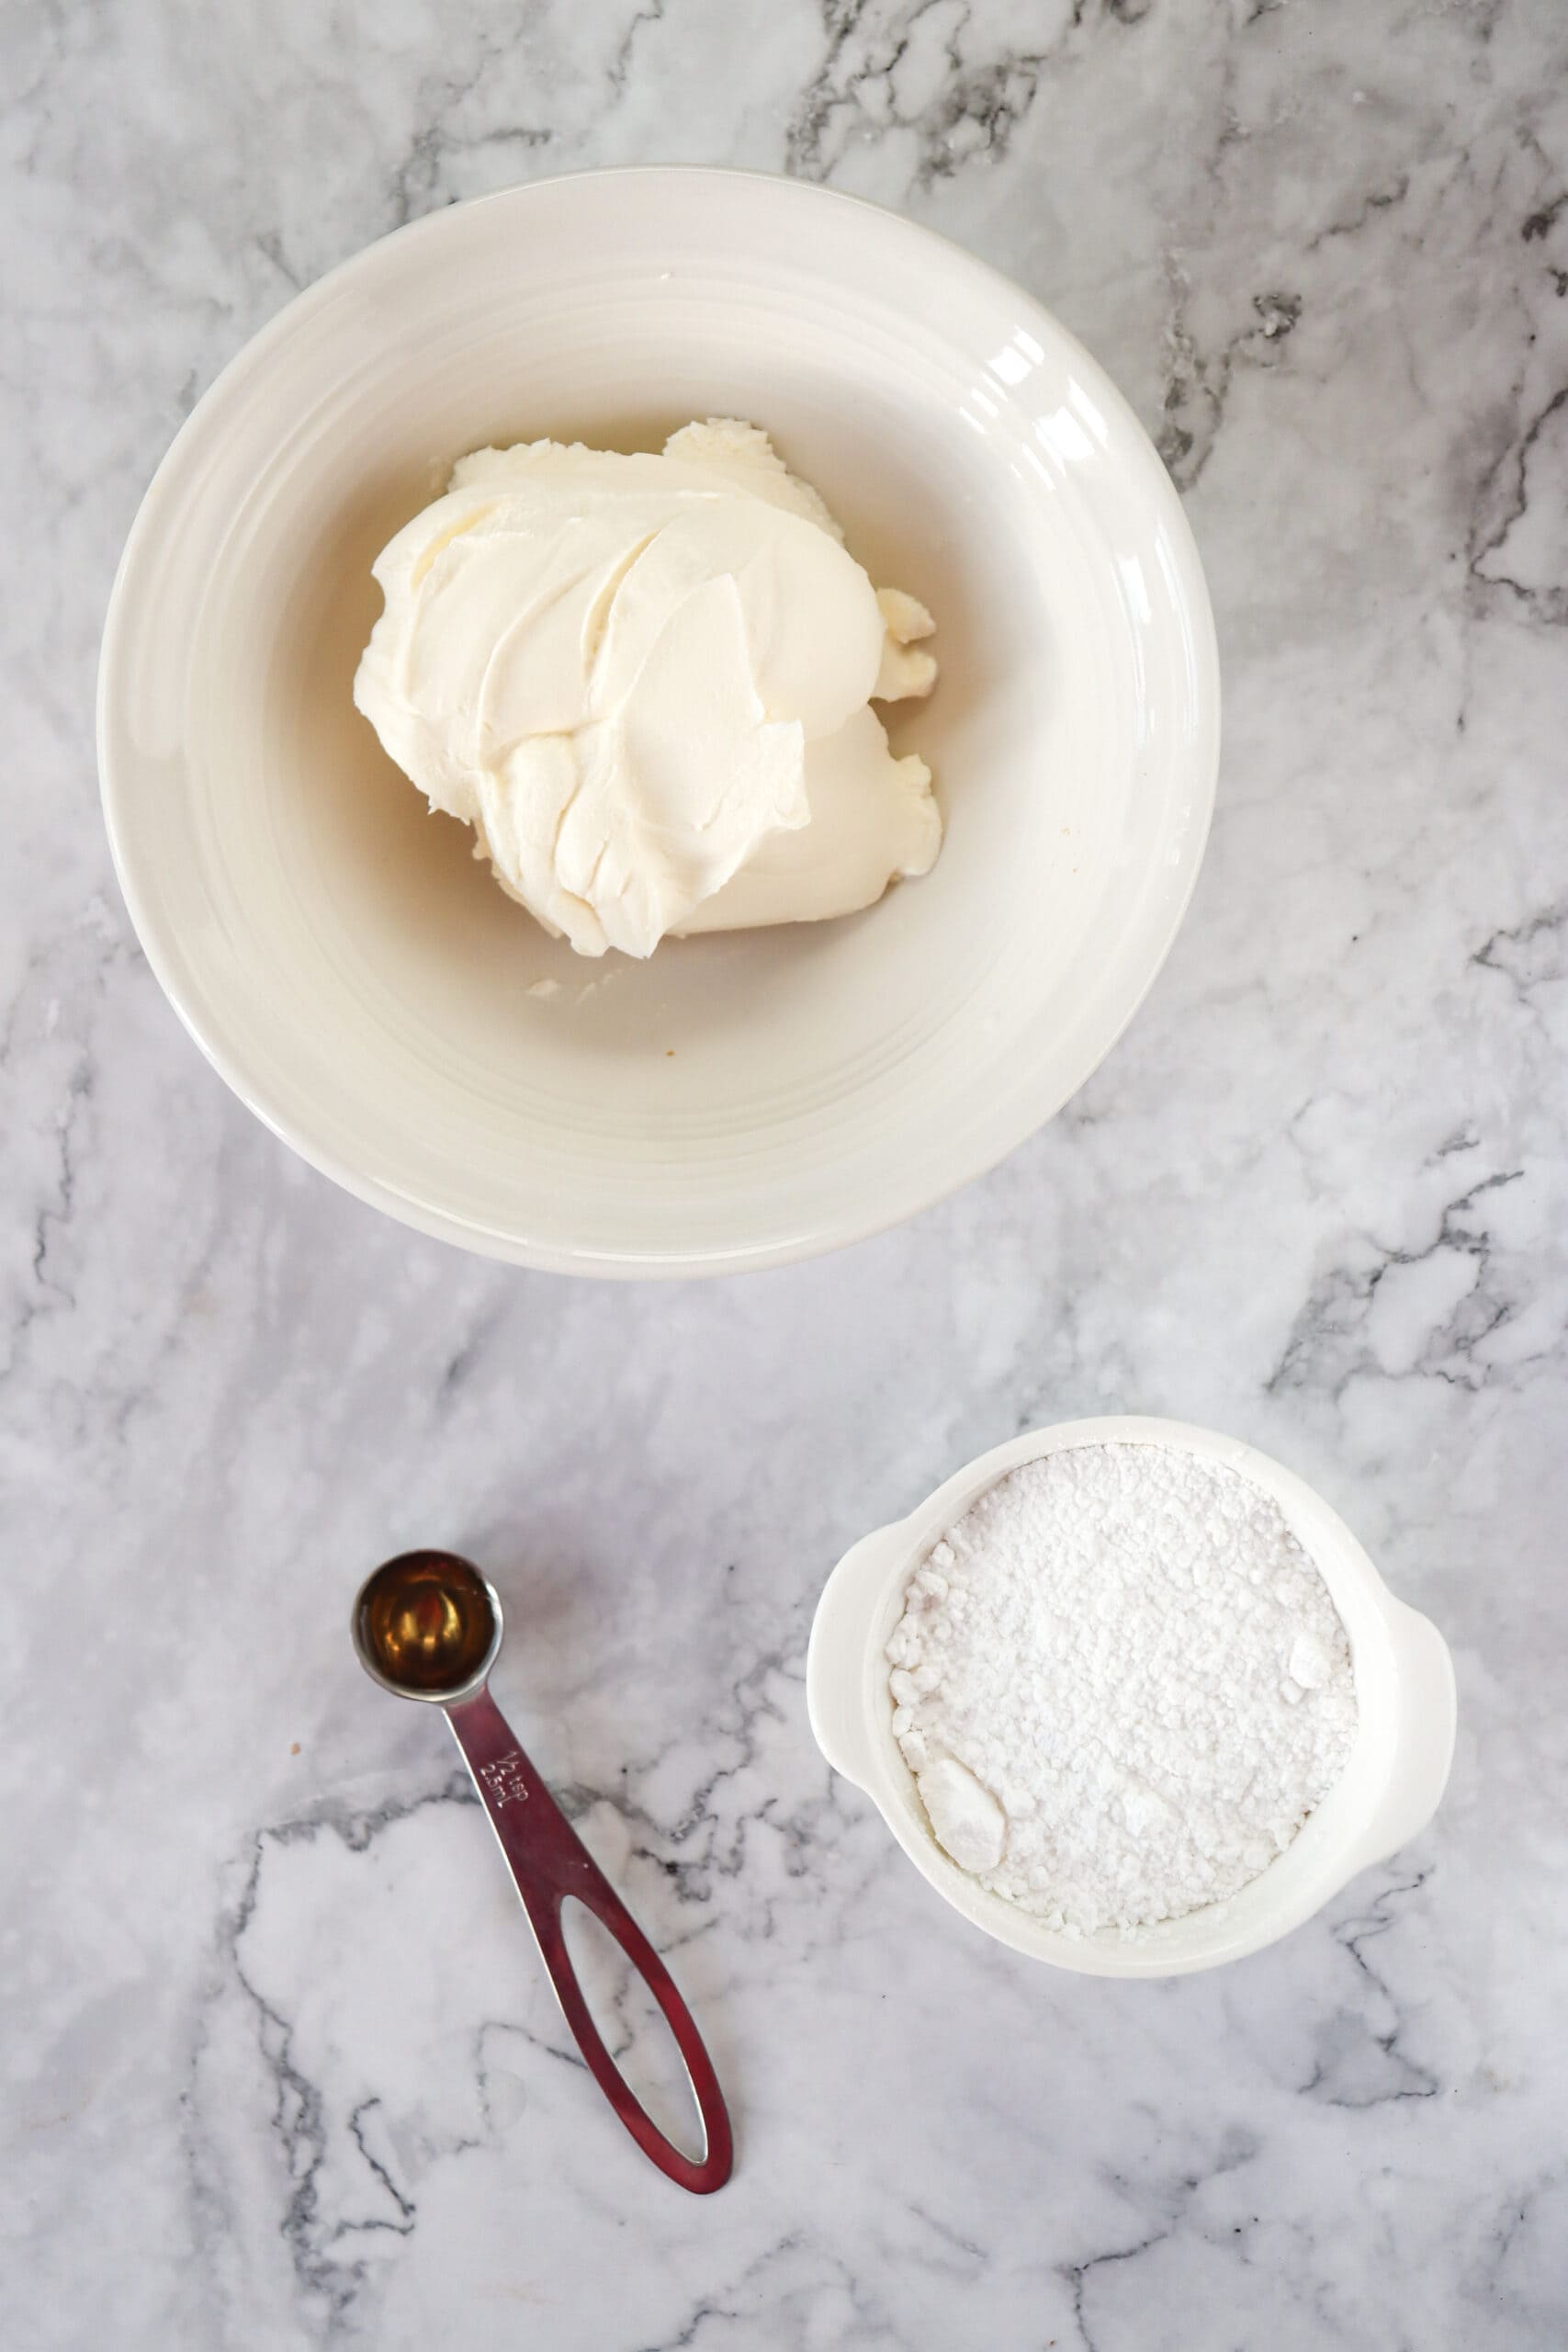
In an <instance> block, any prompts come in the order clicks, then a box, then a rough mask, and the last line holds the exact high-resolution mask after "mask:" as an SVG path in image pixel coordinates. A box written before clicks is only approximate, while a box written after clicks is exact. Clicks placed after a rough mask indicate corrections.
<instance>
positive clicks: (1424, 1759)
mask: <svg viewBox="0 0 1568 2352" xmlns="http://www.w3.org/2000/svg"><path fill="white" fill-rule="evenodd" d="M1107 1444H1134V1445H1162V1446H1170V1447H1177V1448H1179V1449H1181V1450H1182V1451H1184V1452H1186V1453H1195V1454H1201V1455H1202V1456H1203V1457H1205V1458H1206V1459H1207V1460H1209V1461H1211V1462H1218V1463H1223V1464H1224V1465H1225V1467H1226V1468H1227V1469H1230V1470H1235V1471H1236V1472H1237V1473H1238V1474H1239V1475H1240V1476H1243V1477H1245V1478H1248V1479H1250V1480H1251V1482H1252V1484H1253V1485H1254V1486H1255V1487H1261V1489H1262V1490H1263V1492H1264V1493H1265V1494H1267V1495H1269V1496H1271V1497H1272V1498H1273V1499H1274V1501H1275V1502H1277V1503H1278V1505H1279V1506H1280V1510H1281V1511H1282V1512H1283V1513H1284V1516H1285V1519H1286V1521H1288V1523H1289V1525H1290V1527H1291V1529H1292V1532H1293V1533H1294V1534H1295V1536H1296V1537H1297V1539H1298V1541H1299V1542H1300V1543H1301V1544H1302V1545H1303V1549H1304V1550H1305V1551H1306V1552H1307V1554H1308V1555H1309V1556H1310V1557H1311V1558H1312V1559H1313V1560H1314V1562H1315V1564H1316V1566H1317V1567H1318V1569H1319V1571H1320V1573H1321V1575H1322V1577H1323V1580H1324V1582H1325V1584H1326V1586H1327V1587H1328V1589H1329V1592H1330V1594H1331V1595H1332V1597H1333V1600H1334V1605H1335V1607H1336V1608H1337V1611H1339V1615H1340V1618H1341V1620H1342V1621H1343V1623H1344V1626H1345V1630H1346V1633H1347V1634H1348V1636H1349V1642H1350V1657H1351V1663H1352V1666H1353V1668H1354V1671H1355V1677H1356V1699H1357V1703H1358V1706H1359V1713H1360V1722H1359V1729H1358V1731H1357V1735H1356V1741H1355V1745H1354V1747H1352V1749H1351V1752H1350V1760H1349V1762H1348V1765H1347V1766H1346V1769H1345V1772H1344V1776H1343V1778H1342V1779H1341V1780H1340V1781H1339V1782H1338V1785H1337V1787H1336V1788H1334V1789H1333V1790H1332V1791H1331V1792H1330V1793H1329V1794H1328V1796H1327V1797H1325V1800H1324V1802H1323V1804H1320V1805H1319V1806H1318V1808H1317V1810H1316V1812H1315V1813H1314V1814H1313V1815H1312V1816H1311V1818H1310V1819H1309V1820H1308V1821H1307V1823H1306V1824H1305V1826H1304V1827H1303V1829H1302V1831H1301V1834H1300V1835H1299V1836H1298V1837H1297V1838H1295V1839H1294V1841H1293V1842H1292V1845H1291V1846H1290V1847H1289V1848H1287V1849H1286V1851H1285V1852H1284V1853H1283V1854H1281V1855H1280V1858H1279V1860H1277V1861H1274V1862H1272V1863H1270V1864H1269V1868H1268V1869H1267V1870H1266V1871H1264V1872H1263V1873H1262V1875H1261V1876H1260V1877H1258V1878H1256V1879H1254V1880H1253V1882H1252V1883H1251V1884H1250V1885H1249V1886H1246V1887H1244V1888H1243V1889H1242V1890H1241V1892H1240V1894H1235V1895H1232V1896H1231V1897H1230V1899H1229V1900H1228V1901H1227V1902H1224V1903H1215V1904H1211V1905H1208V1906H1207V1907H1206V1908H1205V1909H1203V1910H1201V1911H1195V1912H1192V1913H1190V1915H1189V1916H1188V1917H1186V1918H1184V1919H1175V1920H1171V1921H1169V1922H1168V1923H1167V1924H1166V1925H1165V1926H1164V1927H1160V1928H1152V1929H1149V1930H1147V1931H1146V1932H1145V1933H1144V1934H1142V1935H1140V1936H1139V1937H1138V1938H1137V1939H1136V1940H1132V1939H1124V1938H1122V1936H1120V1935H1119V1934H1117V1933H1116V1932H1115V1931H1114V1930H1113V1929H1102V1930H1101V1931H1100V1933H1099V1934H1098V1935H1092V1936H1081V1937H1075V1936H1068V1935H1063V1934H1060V1933H1058V1932H1057V1931H1056V1930H1055V1929H1053V1928H1047V1927H1046V1926H1044V1925H1043V1922H1042V1921H1040V1920H1038V1919H1036V1918H1033V1917H1031V1915H1030V1914H1029V1913H1028V1912H1025V1911H1021V1910H1019V1909H1017V1908H1016V1907H1015V1906H1014V1905H1012V1904H1010V1903H1005V1902H1003V1901H1002V1900H1001V1898H1000V1897H999V1896H998V1895H994V1894H988V1893H987V1890H986V1889H985V1888H984V1887H983V1886H981V1884H980V1883H979V1882H978V1880H976V1879H974V1878H971V1877H970V1876H969V1874H968V1872H967V1871H962V1870H960V1869H959V1868H958V1866H957V1865H956V1863H954V1862H953V1861H951V1860H949V1858H948V1856H947V1855H946V1854H945V1853H943V1851H942V1848H941V1847H940V1846H939V1845H938V1844H937V1842H936V1840H935V1838H933V1837H932V1836H931V1829H930V1827H929V1826H928V1824H927V1821H926V1816H925V1811H924V1808H923V1807H922V1805H921V1804H920V1801H919V1794H918V1793H917V1791H916V1788H915V1781H914V1776H913V1775H912V1774H911V1772H910V1771H909V1769H908V1766H907V1765H906V1763H905V1762H904V1758H903V1757H902V1755H901V1754H900V1752H899V1749H898V1745H897V1741H896V1740H895V1738H894V1736H893V1728H892V1724H893V1701H892V1696H891V1693H890V1692H889V1690H888V1687H887V1675H888V1668H887V1660H886V1655H885V1651H886V1643H887V1639H888V1636H889V1635H890V1634H891V1633H892V1631H893V1628H894V1626H895V1625H896V1624H897V1622H898V1619H899V1617H900V1615H901V1614H902V1611H903V1606H904V1593H905V1589H906V1587H907V1585H908V1580H909V1577H910V1575H911V1574H912V1572H913V1571H914V1569H915V1568H916V1567H917V1566H919V1562H920V1560H921V1559H922V1558H923V1557H924V1556H925V1554H926V1553H927V1551H928V1550H929V1549H930V1547H931V1544H934V1543H936V1541H937V1540H938V1538H939V1537H941V1536H942V1535H943V1534H944V1533H945V1532H947V1530H948V1529H949V1528H950V1527H952V1526H953V1522H954V1521H956V1520H958V1519H961V1518H962V1517H963V1515H964V1512H965V1511H966V1510H968V1509H969V1507H970V1505H971V1504H972V1503H973V1502H975V1501H976V1500H977V1499H978V1498H979V1497H980V1496H981V1495H983V1494H984V1493H985V1492H986V1490H987V1487H994V1486H995V1485H996V1483H997V1481H998V1479H999V1478H1001V1477H1003V1476H1006V1474H1007V1473H1008V1471H1010V1470H1013V1469H1016V1468H1017V1466H1018V1464H1020V1463H1021V1462H1033V1461H1036V1460H1038V1459H1039V1458H1040V1456H1042V1455H1043V1454H1047V1453H1057V1452H1059V1451H1060V1450H1061V1449H1062V1448H1064V1447H1066V1446H1073V1445H1107ZM806 1679H807V1705H808V1707H809V1711H810V1715H811V1728H812V1730H813V1732H814V1733H815V1735H816V1737H817V1744H818V1747H820V1748H821V1750H822V1753H823V1755H824V1756H825V1757H826V1758H828V1761H829V1764H830V1765H832V1767H833V1769H834V1770H835V1771H838V1772H841V1773H842V1774H843V1776H844V1778H845V1779H846V1780H849V1781H853V1782H854V1783H855V1785H856V1786H857V1787H858V1788H861V1789H863V1790H864V1791H865V1792H866V1794H867V1795H868V1796H869V1797H870V1798H871V1799H872V1801H873V1802H874V1804H875V1805H876V1807H877V1809H878V1811H879V1812H880V1813H881V1815H882V1816H883V1818H884V1820H885V1821H886V1824H887V1826H888V1827H889V1828H890V1829H891V1830H892V1832H893V1835H894V1836H895V1838H897V1840H898V1843H899V1844H900V1846H902V1847H903V1849H904V1851H905V1852H906V1853H907V1854H908V1857H909V1859H910V1860H911V1861H912V1862H913V1863H914V1865H915V1867H916V1869H917V1870H919V1871H921V1872H922V1873H923V1875H924V1876H925V1877H926V1878H928V1879H929V1880H930V1881H931V1884H932V1885H933V1886H934V1887H935V1888H936V1890H937V1892H938V1894H942V1895H944V1896H945V1897H946V1899H947V1901H948V1902H949V1903H951V1904H952V1905H953V1907H954V1909H955V1910H958V1911H962V1912H963V1914H964V1917H965V1918H966V1919H971V1920H973V1921H974V1923H975V1925H976V1927H977V1928H984V1929H985V1930H986V1933H987V1935H990V1936H995V1937H996V1938H997V1939H998V1942H1000V1943H1004V1944H1010V1945H1011V1946H1012V1948H1013V1950H1014V1951H1021V1952H1027V1953H1028V1954H1029V1955H1030V1956H1031V1958H1032V1959H1034V1960H1043V1961H1047V1962H1050V1963H1051V1965H1052V1966H1053V1967H1055V1968H1071V1969H1077V1971H1079V1972H1080V1973H1082V1974H1084V1975H1089V1976H1181V1975H1186V1974H1187V1973H1190V1971H1191V1970H1194V1969H1199V1968H1213V1967H1217V1966H1218V1965H1219V1963H1220V1962H1222V1961H1226V1960H1240V1959H1242V1958H1244V1957H1245V1956H1246V1954H1247V1953H1248V1952H1254V1951H1259V1950H1260V1949H1261V1948H1262V1946H1263V1945H1265V1944H1270V1943H1273V1942H1275V1941H1276V1940H1277V1939H1278V1938H1280V1936H1283V1935H1288V1934H1289V1932H1290V1930H1291V1929H1292V1928H1299V1927H1300V1926H1301V1924H1302V1922H1303V1920H1304V1919H1309V1918H1311V1917H1312V1915H1313V1913H1314V1911H1317V1910H1319V1909H1321V1907H1322V1906H1323V1905H1324V1904H1325V1903H1326V1902H1327V1901H1328V1900H1329V1899H1330V1897H1331V1896H1333V1895H1335V1894H1337V1893H1338V1892H1339V1890H1340V1888H1341V1887H1342V1886H1344V1885H1345V1884H1346V1883H1348V1881H1349V1880H1350V1879H1352V1878H1354V1876H1355V1875H1356V1873H1357V1871H1361V1870H1365V1869H1366V1868H1367V1866H1368V1865H1369V1864H1370V1863H1372V1862H1379V1861H1382V1860H1384V1859H1385V1858H1386V1857H1387V1856H1388V1855H1390V1854H1392V1853H1394V1852H1396V1851H1397V1850H1398V1849H1399V1848H1400V1847H1401V1846H1404V1845H1405V1844H1407V1843H1408V1841H1409V1840H1410V1839H1411V1838H1414V1837H1415V1836H1416V1833H1417V1832H1418V1831H1419V1830H1421V1829H1424V1828H1425V1827H1426V1826H1427V1822H1428V1821H1429V1820H1430V1819H1431V1817H1432V1815H1433V1814H1434V1813H1435V1812H1436V1810H1437V1807H1438V1800H1439V1799H1440V1797H1441V1796H1442V1793H1443V1790H1444V1787H1445V1786H1446V1784H1447V1781H1448V1777H1449V1767H1450V1763H1451V1761H1452V1758H1453V1747H1454V1724H1455V1707H1454V1674H1453V1662H1452V1660H1451V1659H1450V1656H1449V1651H1448V1645H1447V1644H1446V1643H1445V1642H1444V1640H1443V1637H1442V1635H1441V1634H1439V1633H1438V1629H1437V1627H1436V1626H1435V1625H1433V1624H1431V1623H1429V1622H1428V1620H1427V1618H1425V1617H1423V1616H1421V1615H1420V1614H1419V1613H1418V1612H1417V1611H1416V1610H1414V1609H1408V1608H1406V1606H1405V1605H1404V1602H1403V1601H1401V1600H1395V1599H1394V1597H1393V1594H1392V1593H1391V1592H1390V1591H1389V1589H1388V1588H1387V1586H1386V1585H1385V1584H1384V1583H1383V1581H1382V1577H1380V1576H1379V1574H1378V1572H1377V1570H1376V1568H1374V1567H1373V1566H1372V1564H1371V1560H1370V1559H1369V1558H1368V1557H1367V1555H1366V1553H1365V1552H1364V1551H1363V1550H1362V1549H1361V1546H1360V1545H1359V1544H1358V1543H1357V1541H1356V1539H1355V1537H1354V1536H1353V1535H1352V1534H1351V1532H1350V1531H1349V1529H1348V1527H1347V1526H1346V1525H1345V1522H1344V1521H1343V1520H1341V1519H1340V1518H1339V1517H1338V1516H1337V1514H1336V1513H1335V1512H1334V1511H1332V1510H1329V1508H1328V1506H1327V1504H1326V1503H1325V1502H1324V1501H1323V1500H1322V1499H1321V1498H1320V1497H1318V1496H1317V1495H1315V1494H1314V1492H1313V1490H1312V1488H1311V1487H1308V1486H1306V1485H1305V1484H1304V1483H1303V1481H1302V1480H1301V1479H1300V1478H1298V1477H1296V1476H1293V1475H1292V1472H1291V1471H1289V1470H1285V1469H1282V1468H1281V1467H1280V1464H1279V1463H1277V1462H1271V1461H1270V1460H1269V1457H1268V1455H1267V1454H1263V1453H1257V1452H1256V1451H1255V1450H1254V1449H1253V1448H1252V1447H1251V1446H1249V1445H1244V1444H1242V1443H1241V1442H1240V1441H1239V1440H1238V1439H1235V1438H1230V1437H1223V1436H1221V1435H1219V1434H1218V1433H1217V1432H1216V1431H1214V1430H1201V1429H1194V1428H1191V1427H1190V1426H1189V1425H1188V1424H1186V1423H1185V1422H1181V1421H1164V1420H1153V1419H1145V1418H1143V1417H1141V1416H1139V1417H1131V1416H1129V1417H1117V1418H1110V1419H1099V1420H1085V1421H1063V1422H1059V1423H1057V1424H1056V1425H1055V1427H1054V1428H1051V1429H1044V1430H1032V1432H1030V1434H1028V1435H1027V1436H1024V1437H1019V1438H1014V1439H1013V1440H1012V1441H1011V1442H1010V1443H1009V1444H1007V1445H999V1446H998V1447H997V1448H996V1449H995V1450H994V1451H993V1452H992V1453H985V1454H982V1455H981V1456H980V1457H979V1459H978V1460H977V1461H976V1462H971V1463H969V1464H967V1465H966V1466H965V1467H964V1469H962V1470H960V1471H958V1472H957V1473H956V1474H955V1475H954V1476H953V1477H951V1478H949V1479H948V1481H947V1483H946V1484H945V1486H942V1487H938V1489H937V1491H936V1493H935V1494H934V1495H932V1496H931V1498H930V1499H929V1500H928V1501H926V1502H924V1503H922V1504H921V1505H920V1507H919V1510H915V1511H913V1512H911V1513H910V1515H909V1517H908V1519H905V1520H900V1521H898V1523H897V1525H896V1526H892V1527H881V1528H878V1529H877V1530H876V1532H874V1534H871V1535H867V1536H865V1537H863V1540H862V1541H861V1542H860V1543H858V1544H855V1545H854V1547H853V1548H852V1550H851V1551H849V1552H846V1553H845V1555H844V1556H843V1558H842V1559H841V1560H840V1562H839V1565H838V1566H837V1567H836V1568H835V1569H834V1571H833V1573H832V1575H831V1577H829V1580H828V1583H827V1586H826V1588H825V1589H824V1591H823V1594H822V1598H821V1600H820V1601H819V1602H818V1608H817V1615H816V1619H815V1621H814V1623H813V1624H812V1628H811V1645H810V1652H809V1655H808V1657H807V1678H806Z"/></svg>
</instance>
